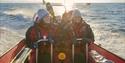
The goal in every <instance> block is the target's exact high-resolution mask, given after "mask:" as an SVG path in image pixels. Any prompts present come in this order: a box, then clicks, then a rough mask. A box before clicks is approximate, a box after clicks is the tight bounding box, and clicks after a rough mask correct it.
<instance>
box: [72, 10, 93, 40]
mask: <svg viewBox="0 0 125 63" xmlns="http://www.w3.org/2000/svg"><path fill="white" fill-rule="evenodd" d="M71 19H72V29H73V32H74V34H75V36H76V37H77V38H83V40H84V41H86V42H94V34H93V31H92V29H91V27H90V25H89V24H87V23H86V22H85V20H83V18H82V17H81V13H80V11H79V10H78V9H75V10H73V11H72V18H71Z"/></svg>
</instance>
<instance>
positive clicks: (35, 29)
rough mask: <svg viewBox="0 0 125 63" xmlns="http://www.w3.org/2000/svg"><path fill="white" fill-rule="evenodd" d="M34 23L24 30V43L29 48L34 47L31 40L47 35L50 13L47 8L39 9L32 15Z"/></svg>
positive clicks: (34, 40)
mask: <svg viewBox="0 0 125 63" xmlns="http://www.w3.org/2000/svg"><path fill="white" fill-rule="evenodd" d="M34 21H35V22H34V25H33V26H31V27H30V28H29V29H28V30H27V32H26V43H27V46H28V47H30V48H34V46H33V45H32V44H33V42H36V41H37V40H39V39H41V38H43V36H46V37H47V36H48V32H49V24H50V15H49V13H48V11H47V10H44V9H39V10H38V12H37V13H36V14H35V16H34Z"/></svg>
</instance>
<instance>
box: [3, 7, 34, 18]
mask: <svg viewBox="0 0 125 63" xmlns="http://www.w3.org/2000/svg"><path fill="white" fill-rule="evenodd" d="M3 13H5V14H7V15H11V16H18V15H23V17H24V18H26V17H30V18H32V17H33V15H34V11H32V10H29V9H20V8H16V9H14V8H13V9H11V10H7V11H4V12H3Z"/></svg>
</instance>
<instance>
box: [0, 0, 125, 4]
mask: <svg viewBox="0 0 125 63" xmlns="http://www.w3.org/2000/svg"><path fill="white" fill-rule="evenodd" d="M45 1H49V2H52V3H62V2H64V0H45ZM65 2H67V3H71V2H75V3H86V2H90V3H125V0H65ZM0 3H42V0H0Z"/></svg>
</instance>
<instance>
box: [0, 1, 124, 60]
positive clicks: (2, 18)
mask: <svg viewBox="0 0 125 63" xmlns="http://www.w3.org/2000/svg"><path fill="white" fill-rule="evenodd" d="M74 7H75V8H78V9H79V10H80V11H81V13H82V16H83V19H84V20H86V22H87V23H89V24H90V26H91V27H92V29H93V32H94V34H95V40H96V41H95V42H96V43H100V44H102V47H104V48H106V49H107V50H110V51H111V52H113V53H115V54H117V55H119V56H121V57H123V58H125V54H124V52H125V4H124V3H108V4H106V3H102V4H101V3H98V4H97V3H96V4H91V5H89V6H86V5H81V4H78V5H77V6H74ZM40 8H43V6H42V5H41V4H29V3H28V4H27V3H25V4H22V3H20V4H19V3H18V4H16V3H14V4H12V3H0V55H1V54H3V53H4V52H5V51H6V50H8V49H9V48H10V47H12V46H14V45H15V44H16V43H18V42H19V41H20V40H21V39H23V38H24V37H25V32H26V30H27V29H28V27H30V26H31V25H32V24H33V20H32V17H33V14H34V13H35V12H36V11H37V10H38V9H40ZM54 9H55V10H56V11H57V14H59V13H60V14H61V13H63V12H64V7H61V6H56V7H54ZM56 11H55V12H56ZM59 11H60V12H59ZM3 48H4V49H3Z"/></svg>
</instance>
